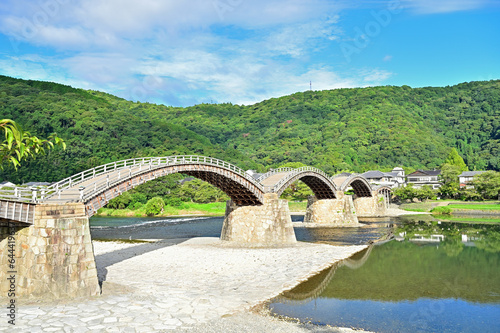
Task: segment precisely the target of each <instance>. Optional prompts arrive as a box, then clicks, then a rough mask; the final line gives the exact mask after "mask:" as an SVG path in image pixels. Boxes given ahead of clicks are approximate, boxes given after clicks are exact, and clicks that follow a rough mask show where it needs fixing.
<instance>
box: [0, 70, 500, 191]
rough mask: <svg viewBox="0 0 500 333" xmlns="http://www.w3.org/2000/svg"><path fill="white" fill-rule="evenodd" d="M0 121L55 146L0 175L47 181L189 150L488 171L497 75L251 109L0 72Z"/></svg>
mask: <svg viewBox="0 0 500 333" xmlns="http://www.w3.org/2000/svg"><path fill="white" fill-rule="evenodd" d="M0 118H2V119H3V118H8V119H13V120H15V121H17V122H18V123H19V124H21V125H22V126H23V128H24V129H25V130H28V131H30V133H32V134H33V135H39V136H41V137H47V136H49V135H50V134H51V133H54V132H56V133H57V135H58V136H59V137H61V138H63V139H64V140H65V142H66V144H67V148H66V150H62V149H60V148H56V149H54V150H51V151H50V152H49V153H48V154H47V155H45V156H40V157H38V158H37V159H35V160H32V161H29V162H26V163H24V165H23V166H22V167H21V168H19V169H18V171H17V172H14V170H13V169H12V168H10V167H6V168H5V170H3V171H2V172H0V179H2V180H10V181H12V182H15V183H22V182H27V181H56V180H59V179H62V178H64V177H66V176H69V175H71V174H74V173H76V172H79V171H82V170H84V169H88V168H91V167H94V166H97V165H100V164H103V163H107V162H111V161H115V160H120V159H124V158H132V157H141V156H166V155H174V154H199V155H207V156H212V157H217V158H220V159H223V160H226V161H229V162H232V163H234V164H236V165H238V166H240V167H242V168H244V169H257V170H259V171H264V170H266V169H267V168H269V167H277V166H280V165H282V164H284V163H287V162H302V163H304V164H307V165H312V166H316V167H318V168H321V169H323V170H324V171H325V172H327V173H329V174H334V173H337V172H340V171H355V172H362V171H366V170H369V169H382V170H387V169H392V167H394V166H403V167H407V168H413V169H416V168H435V167H439V166H440V165H441V164H442V163H443V162H444V159H445V158H446V156H447V155H448V153H449V151H450V149H451V148H453V147H454V148H456V149H457V150H458V152H459V153H460V155H461V156H462V157H463V158H464V160H465V162H466V164H467V166H468V168H469V169H470V170H474V169H476V170H484V169H493V170H500V80H495V81H485V82H471V83H463V84H459V85H456V86H451V87H443V88H432V87H428V88H410V87H408V86H403V87H394V86H383V87H370V88H355V89H336V90H327V91H306V92H301V93H296V94H293V95H290V96H284V97H280V98H273V99H269V100H266V101H263V102H261V103H257V104H254V105H248V106H241V105H233V104H201V105H196V106H192V107H186V108H180V107H168V106H163V105H155V104H150V103H138V102H130V101H126V100H124V99H121V98H118V97H115V96H112V95H109V94H106V93H102V92H97V91H86V90H82V89H75V88H72V87H69V86H65V85H61V84H56V83H50V82H41V81H27V80H20V79H13V78H9V77H5V76H0Z"/></svg>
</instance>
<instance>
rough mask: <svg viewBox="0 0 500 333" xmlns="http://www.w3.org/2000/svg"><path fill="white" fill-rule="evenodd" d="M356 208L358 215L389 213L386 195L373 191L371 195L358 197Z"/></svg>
mask: <svg viewBox="0 0 500 333" xmlns="http://www.w3.org/2000/svg"><path fill="white" fill-rule="evenodd" d="M354 208H355V209H356V215H357V216H358V217H377V216H385V215H386V214H387V207H386V204H385V199H384V196H383V195H381V194H378V193H377V191H372V196H371V197H358V198H356V199H354Z"/></svg>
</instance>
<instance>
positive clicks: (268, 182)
mask: <svg viewBox="0 0 500 333" xmlns="http://www.w3.org/2000/svg"><path fill="white" fill-rule="evenodd" d="M276 176H278V177H277V178H276V179H273V174H269V173H267V174H266V177H265V178H264V179H262V178H260V179H261V184H262V185H263V187H264V191H265V192H273V193H276V194H277V195H278V197H279V196H281V194H282V193H283V191H285V190H286V189H287V188H288V187H289V186H290V185H291V184H293V183H294V182H296V181H297V180H301V181H303V182H304V183H305V184H306V185H307V186H308V187H309V188H310V189H311V191H312V192H313V193H314V195H315V196H316V198H317V199H319V200H321V199H335V198H336V192H337V186H336V185H335V184H334V183H333V182H332V181H331V180H330V177H328V175H327V174H325V173H324V172H323V171H321V170H320V169H317V168H313V167H301V168H297V169H288V168H287V170H284V169H277V170H276V171H275V172H274V177H276Z"/></svg>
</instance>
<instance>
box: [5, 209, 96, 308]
mask: <svg viewBox="0 0 500 333" xmlns="http://www.w3.org/2000/svg"><path fill="white" fill-rule="evenodd" d="M9 241H10V244H14V246H13V247H12V248H10V249H11V250H12V249H14V258H15V263H14V269H11V268H12V267H10V266H9V265H10V263H9V259H12V258H9ZM0 265H1V270H0V281H1V283H0V291H1V295H2V296H4V297H5V296H7V294H8V292H9V290H10V289H11V283H10V282H11V281H8V280H7V278H9V277H10V276H11V275H14V280H15V294H16V297H30V298H42V297H43V298H44V299H48V298H49V299H50V298H55V299H57V298H73V297H79V296H92V295H97V294H99V293H100V288H99V284H98V280H97V270H96V266H95V261H94V252H93V247H92V243H91V239H90V228H89V220H88V218H87V216H86V215H85V208H84V206H83V204H80V203H74V204H64V205H57V204H50V205H37V206H36V210H35V222H34V224H33V225H26V224H24V225H23V224H19V223H17V222H11V221H8V220H0ZM12 270H13V271H14V272H15V273H13V274H11V273H8V272H10V271H12ZM11 280H12V279H11Z"/></svg>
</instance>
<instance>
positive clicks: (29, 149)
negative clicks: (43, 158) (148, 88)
mask: <svg viewBox="0 0 500 333" xmlns="http://www.w3.org/2000/svg"><path fill="white" fill-rule="evenodd" d="M0 128H1V130H2V131H3V132H4V135H5V141H3V142H2V143H1V144H0V169H3V165H4V164H7V163H10V164H12V165H13V166H14V168H16V169H17V167H18V166H20V165H21V161H22V160H25V159H27V158H30V157H35V156H36V155H40V154H45V150H46V149H51V148H54V145H58V146H62V147H63V149H65V148H66V144H65V142H64V140H63V139H61V138H59V137H57V136H56V134H51V135H50V136H49V137H48V139H39V138H38V137H36V136H31V134H30V133H29V132H25V131H23V129H22V128H21V126H19V125H18V124H17V123H16V122H15V121H13V120H10V119H2V120H0Z"/></svg>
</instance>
